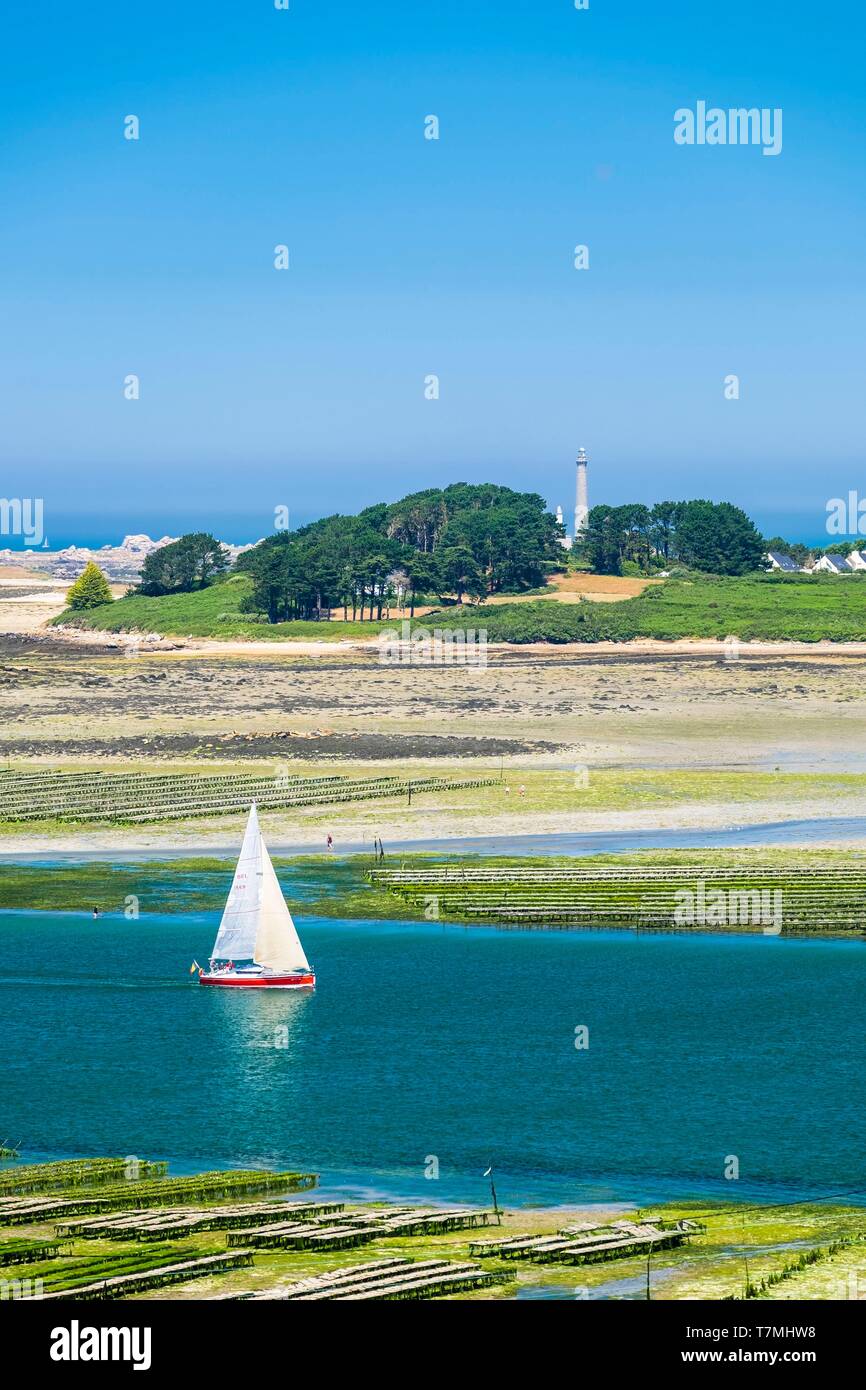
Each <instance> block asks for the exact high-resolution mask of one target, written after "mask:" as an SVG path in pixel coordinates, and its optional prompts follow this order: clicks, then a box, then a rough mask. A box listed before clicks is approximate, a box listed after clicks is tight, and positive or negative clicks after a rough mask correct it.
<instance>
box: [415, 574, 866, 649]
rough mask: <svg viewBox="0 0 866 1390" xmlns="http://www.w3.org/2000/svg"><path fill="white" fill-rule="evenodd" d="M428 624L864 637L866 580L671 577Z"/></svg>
mask: <svg viewBox="0 0 866 1390" xmlns="http://www.w3.org/2000/svg"><path fill="white" fill-rule="evenodd" d="M423 621H424V622H425V623H426V624H435V625H436V626H439V627H474V628H481V627H483V628H485V629H486V631H487V640H488V641H489V642H518V643H519V642H533V641H547V642H598V641H613V642H627V641H629V640H632V639H634V638H641V637H643V638H657V639H660V640H671V641H672V640H675V639H677V638H689V637H692V638H702V637H704V638H706V637H710V638H719V639H724V638H726V637H729V636H736V637H739V638H740V639H741V640H743V641H745V642H748V641H758V640H764V641H796V642H819V641H832V642H851V641H857V640H863V639H866V580H861V579H860V578H859V577H858V576H856V575H852V576H850V577H848V578H842V579H840V578H839V576H836V575H826V576H825V575H819V576H816V577H815V578H812V577H811V576H808V575H794V576H790V577H789V576H785V577H777V576H775V575H750V576H747V577H745V578H742V579H726V578H719V577H714V576H710V575H703V576H695V577H693V578H690V579H669V580H668V581H667V582H666V583H664V584H659V585H655V586H653V587H652V588H649V589H647V590H645V591H644V593H642V594H641V595H640V596H639V597H638V598H632V599H624V600H623V601H622V602H621V603H603V604H602V603H592V602H584V603H581V604H559V603H551V602H545V601H544V600H541V601H539V602H537V603H526V604H502V605H500V606H497V607H495V608H485V607H484V606H481V607H477V608H463V609H462V610H460V611H459V612H454V611H451V612H448V613H447V614H435V615H434V614H431V615H429V616H428V617H426V618H424V619H423Z"/></svg>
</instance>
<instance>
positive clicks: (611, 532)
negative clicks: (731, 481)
mask: <svg viewBox="0 0 866 1390" xmlns="http://www.w3.org/2000/svg"><path fill="white" fill-rule="evenodd" d="M766 550H767V544H766V542H765V541H764V539H763V537H762V536H761V534H760V532H759V531H758V530H757V528H756V527H755V525H754V523H753V522H752V521H751V520H750V519H749V517H748V516H747V515H746V513H745V512H744V511H742V510H741V509H740V508H739V507H735V506H733V505H732V503H730V502H707V501H705V500H703V499H696V500H694V501H691V502H657V503H656V505H655V506H654V507H645V506H643V505H642V504H640V503H632V504H629V505H627V506H624V507H608V506H599V507H593V508H592V509H591V510H590V513H589V517H588V519H587V529H586V535H585V540H584V542H583V545H582V547H581V552H582V554H583V556H584V557H585V558H586V559H587V560H588V562H589V564H590V565H591V567H592V569H593V570H594V571H595V572H596V573H597V574H622V571H623V566H624V564H626V563H627V562H631V563H634V564H636V565H637V566H638V568H639V569H641V570H643V571H649V570H651V569H652V568H654V567H655V568H659V567H664V566H667V565H669V564H672V563H675V562H678V563H680V564H683V565H688V566H689V567H690V568H691V569H697V570H703V571H705V572H706V573H707V574H732V575H737V574H747V573H748V572H749V571H750V570H759V569H762V568H763V564H764V555H765V553H766Z"/></svg>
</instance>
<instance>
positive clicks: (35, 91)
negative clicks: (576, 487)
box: [0, 0, 866, 545]
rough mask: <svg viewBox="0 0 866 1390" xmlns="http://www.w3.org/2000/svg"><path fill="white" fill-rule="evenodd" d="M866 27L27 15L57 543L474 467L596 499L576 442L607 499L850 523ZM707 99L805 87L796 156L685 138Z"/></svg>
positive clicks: (10, 251) (32, 8)
mask: <svg viewBox="0 0 866 1390" xmlns="http://www.w3.org/2000/svg"><path fill="white" fill-rule="evenodd" d="M864 35H866V19H864V17H863V13H862V6H860V5H857V4H855V3H853V0H852V3H841V4H833V3H829V4H822V5H818V4H814V3H811V2H809V3H807V0H787V3H783V2H782V0H728V3H727V4H725V5H724V6H717V5H704V4H699V3H697V0H665V2H664V3H661V2H660V0H659V3H653V2H652V0H619V2H617V0H590V8H589V10H588V11H585V12H579V11H576V10H575V9H574V7H573V0H531V2H530V0H431V3H429V4H424V3H418V4H415V3H409V0H400V2H399V3H398V2H397V0H363V2H362V0H291V9H290V10H289V11H288V12H287V13H286V12H281V11H277V10H275V9H274V8H273V3H272V0H236V3H228V0H201V3H193V2H192V0H186V3H184V0H148V3H141V4H131V5H125V4H117V3H110V4H109V3H107V0H91V3H89V4H87V5H71V4H69V3H68V0H66V2H65V3H61V0H47V2H46V3H40V4H38V5H37V4H34V5H28V6H24V5H19V6H16V7H14V9H9V10H7V12H6V15H5V17H4V35H3V44H2V48H0V121H2V140H0V177H2V187H3V215H2V218H0V264H2V270H3V278H4V288H3V301H4V311H3V317H4V325H3V332H2V337H0V411H2V434H0V441H2V442H0V448H2V474H0V495H4V496H42V497H44V499H45V512H46V530H47V533H48V535H49V539H50V540H51V543H52V545H53V544H55V543H58V542H63V541H68V540H70V539H79V540H107V539H111V538H114V537H115V536H116V535H117V534H118V532H119V531H121V530H122V529H132V530H149V531H151V532H152V533H153V532H156V533H163V532H165V531H172V532H175V533H176V532H177V531H178V530H180V529H181V528H188V527H189V526H190V525H193V524H195V525H206V526H208V527H213V528H214V529H216V530H217V531H218V532H219V533H220V534H221V535H223V536H224V538H225V539H231V540H241V539H250V538H253V537H255V536H257V535H260V534H264V533H266V532H267V531H268V530H269V529H270V527H271V525H272V517H273V509H274V507H275V506H277V505H280V504H284V505H287V506H289V507H290V509H291V512H292V515H293V517H295V518H296V519H297V520H298V521H301V520H304V519H308V518H309V517H310V516H313V515H320V514H323V513H327V512H330V511H333V510H336V509H341V510H350V509H355V508H357V507H360V506H362V505H366V504H368V503H370V502H373V501H376V500H380V499H383V498H390V497H394V496H397V495H400V494H401V493H403V492H406V491H409V490H412V489H414V488H417V487H422V486H428V485H432V484H439V483H447V482H449V481H454V480H458V479H466V480H470V481H477V480H487V479H491V480H497V481H501V482H505V483H508V484H510V485H513V486H515V487H518V488H525V489H528V488H531V489H537V490H538V491H540V492H542V493H543V494H544V495H545V496H546V497H547V498H548V500H549V501H550V503H551V504H552V505H553V504H555V503H556V502H559V501H561V502H562V503H563V504H564V505H565V506H566V509H568V507H569V506H572V505H573V477H574V469H573V459H574V455H575V452H576V449H577V447H578V446H579V445H581V444H583V445H585V446H586V448H587V450H588V452H589V454H590V460H591V469H590V486H591V500H592V501H609V502H614V503H615V502H621V501H628V500H644V501H647V502H651V501H653V500H656V499H658V498H667V497H684V496H695V495H698V496H702V495H704V496H711V497H715V498H718V499H724V498H727V499H730V500H732V501H736V502H738V503H740V504H742V505H743V506H745V507H746V508H747V509H748V510H749V511H750V512H751V513H752V514H753V515H754V516H755V517H756V519H757V520H758V521H759V523H760V524H761V525H762V526H763V527H765V528H768V529H771V530H772V529H781V530H782V531H783V533H784V532H785V531H790V532H791V533H792V534H794V533H796V534H800V535H803V536H808V537H813V536H820V535H821V533H822V530H823V522H824V513H825V502H826V500H827V498H828V497H831V496H834V495H841V494H844V493H846V492H847V490H848V489H849V488H856V487H858V486H860V487H861V490H862V491H863V492H864V494H866V477H864V470H863V457H864V438H866V430H864V424H866V421H864V372H866V362H864V350H863V340H864V331H866V329H864V325H866V312H864V310H866V304H864V297H866V296H864V260H866V235H864V232H866V218H864V211H866V208H864V203H866V178H864V173H866V170H864V164H866V154H864V151H866V138H864V137H866V83H864V80H863V73H864V70H866V63H864V58H866V54H864ZM699 99H704V100H707V101H708V102H709V103H710V104H711V105H713V104H716V105H719V106H722V107H729V106H757V107H781V108H782V109H783V112H784V124H783V149H782V153H781V154H780V155H779V156H778V157H776V158H768V157H765V156H763V155H762V153H761V150H760V149H759V148H754V147H745V148H743V147H725V148H711V147H706V146H705V147H691V148H689V147H679V146H677V145H675V144H674V141H673V124H674V122H673V114H674V111H675V110H676V109H677V108H679V107H684V106H690V107H694V106H695V104H696V102H697V101H698V100H699ZM128 114H136V115H138V116H139V117H140V120H141V139H140V141H138V142H137V143H136V142H132V141H127V140H125V139H124V138H123V119H124V117H125V116H126V115H128ZM430 114H435V115H437V116H438V117H439V119H440V122H441V138H440V140H439V141H438V142H433V141H427V140H425V139H424V134H423V130H424V118H425V116H427V115H430ZM277 243H286V244H288V246H289V247H290V254H291V269H290V270H289V271H288V272H285V273H282V272H277V271H275V270H274V269H273V248H274V246H275V245H276V244H277ZM576 243H585V244H587V245H588V246H589V247H590V269H589V271H587V272H578V271H575V270H574V269H573V265H572V256H573V248H574V246H575V244H576ZM128 373H137V374H138V375H139V377H140V380H141V399H140V400H139V401H136V402H131V401H126V400H125V399H124V397H123V379H124V377H125V376H126V375H127V374H128ZM428 373H436V374H438V375H439V377H440V379H441V398H440V399H439V400H438V401H427V400H425V399H424V392H423V383H424V378H425V376H426V375H427V374H428ZM729 373H736V374H738V375H739V377H740V379H741V397H740V399H739V400H738V401H727V400H725V398H724V394H723V379H724V377H725V376H726V375H727V374H729ZM7 543H8V542H6V541H4V540H2V538H0V545H2V544H7Z"/></svg>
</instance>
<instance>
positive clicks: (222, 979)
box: [198, 971, 316, 989]
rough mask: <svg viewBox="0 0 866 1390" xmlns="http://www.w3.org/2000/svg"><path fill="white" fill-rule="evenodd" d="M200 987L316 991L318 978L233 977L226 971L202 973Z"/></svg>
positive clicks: (302, 976) (296, 975) (311, 975)
mask: <svg viewBox="0 0 866 1390" xmlns="http://www.w3.org/2000/svg"><path fill="white" fill-rule="evenodd" d="M198 982H199V984H200V985H220V986H222V987H223V988H224V989H315V987H316V977H315V975H314V974H313V973H312V971H310V973H309V974H294V975H232V974H230V973H229V972H228V971H225V972H223V973H221V974H218V975H208V974H206V973H202V974H201V975H199V977H198Z"/></svg>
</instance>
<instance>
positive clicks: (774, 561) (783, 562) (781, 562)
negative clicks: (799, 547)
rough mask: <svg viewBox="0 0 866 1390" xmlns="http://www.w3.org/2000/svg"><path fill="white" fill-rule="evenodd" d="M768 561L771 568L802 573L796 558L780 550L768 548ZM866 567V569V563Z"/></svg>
mask: <svg viewBox="0 0 866 1390" xmlns="http://www.w3.org/2000/svg"><path fill="white" fill-rule="evenodd" d="M767 563H768V564H769V566H770V569H771V570H782V571H783V572H784V573H785V574H799V573H800V566H799V565H798V564H797V562H796V560H792V559H791V557H790V555H783V554H782V552H781V551H780V550H768V551H767ZM864 569H866V564H864Z"/></svg>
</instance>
